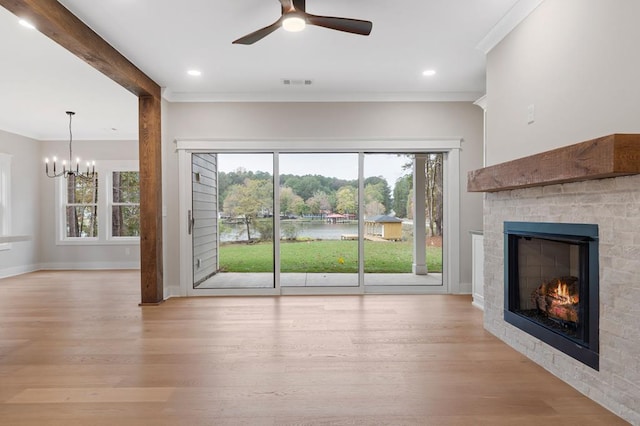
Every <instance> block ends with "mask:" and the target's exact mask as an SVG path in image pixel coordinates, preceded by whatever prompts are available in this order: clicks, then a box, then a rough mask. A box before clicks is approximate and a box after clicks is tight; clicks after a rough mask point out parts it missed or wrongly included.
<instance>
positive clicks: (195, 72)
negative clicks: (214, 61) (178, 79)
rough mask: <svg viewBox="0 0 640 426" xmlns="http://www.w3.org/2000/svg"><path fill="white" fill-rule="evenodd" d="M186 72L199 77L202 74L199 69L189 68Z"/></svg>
mask: <svg viewBox="0 0 640 426" xmlns="http://www.w3.org/2000/svg"><path fill="white" fill-rule="evenodd" d="M187 74H189V75H191V76H193V77H200V76H201V75H202V71H200V70H189V71H187Z"/></svg>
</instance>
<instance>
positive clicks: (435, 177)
mask: <svg viewBox="0 0 640 426" xmlns="http://www.w3.org/2000/svg"><path fill="white" fill-rule="evenodd" d="M425 177H426V185H427V187H426V204H427V206H426V213H427V218H428V219H429V229H430V231H431V235H442V214H443V209H442V204H443V203H442V201H443V199H442V195H443V194H442V154H429V155H428V156H427V161H426V164H425Z"/></svg>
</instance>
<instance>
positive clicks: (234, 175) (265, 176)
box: [218, 167, 273, 206]
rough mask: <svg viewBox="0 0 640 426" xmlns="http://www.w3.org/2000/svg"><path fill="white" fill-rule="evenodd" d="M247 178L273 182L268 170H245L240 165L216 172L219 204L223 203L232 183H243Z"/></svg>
mask: <svg viewBox="0 0 640 426" xmlns="http://www.w3.org/2000/svg"><path fill="white" fill-rule="evenodd" d="M247 179H252V180H266V181H269V182H273V177H272V176H271V174H270V173H268V172H261V171H256V172H254V171H247V170H246V169H245V168H242V167H239V168H237V169H236V170H235V171H233V172H228V173H227V172H218V194H219V196H220V200H219V203H220V205H221V206H223V205H224V200H225V198H226V197H227V193H228V191H229V188H231V187H232V186H233V185H243V184H244V182H245V181H246V180H247Z"/></svg>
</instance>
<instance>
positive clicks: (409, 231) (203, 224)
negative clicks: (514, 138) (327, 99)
mask: <svg viewBox="0 0 640 426" xmlns="http://www.w3.org/2000/svg"><path fill="white" fill-rule="evenodd" d="M182 158H183V159H184V160H181V161H182V163H184V164H188V165H189V167H190V180H189V182H188V185H187V186H188V187H189V189H190V191H189V198H187V200H188V203H189V205H190V207H191V208H190V209H189V210H188V215H187V218H188V229H189V231H188V234H189V237H188V251H189V260H190V263H191V264H190V265H189V270H190V274H191V277H190V280H189V281H190V282H191V285H190V289H191V290H190V291H189V294H294V293H322V294H330V293H336V294H345V293H355V294H358V293H365V292H378V293H380V292H382V293H387V292H407V291H409V292H445V291H446V288H445V286H446V278H447V274H448V273H450V272H449V271H450V270H451V269H450V270H449V271H447V264H448V259H450V258H451V257H450V255H449V253H448V252H447V251H446V250H445V249H446V247H447V243H448V241H449V240H448V239H447V238H449V237H448V235H447V232H448V231H447V226H446V225H447V223H449V222H448V219H447V216H446V215H445V213H446V208H445V206H446V203H447V186H446V180H445V170H446V167H445V166H446V161H447V157H446V154H444V153H438V152H435V153H430V152H417V153H409V152H370V153H368V152H362V151H360V152H355V153H353V152H320V153H317V152H284V151H283V152H280V151H274V152H271V153H264V152H262V153H260V152H234V151H232V150H230V149H227V150H223V151H219V152H193V153H190V154H189V156H188V157H184V156H183V157H182ZM187 159H188V163H187V161H185V160H187ZM451 175H453V173H451V174H450V175H449V176H451ZM183 182H184V181H183ZM181 185H186V184H185V183H182V184H181ZM449 217H455V216H449ZM456 235H457V234H456ZM456 235H454V237H456ZM181 251H182V250H181ZM438 288H440V289H438Z"/></svg>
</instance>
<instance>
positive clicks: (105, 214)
mask: <svg viewBox="0 0 640 426" xmlns="http://www.w3.org/2000/svg"><path fill="white" fill-rule="evenodd" d="M95 171H96V173H97V174H98V203H97V207H98V236H97V237H67V236H66V214H65V206H66V205H67V202H66V196H67V194H66V187H67V180H66V179H65V178H57V181H58V182H57V185H56V187H57V190H56V205H57V208H56V219H55V220H56V224H57V226H56V230H57V231H56V245H63V246H65V245H66V246H74V245H80V246H96V245H132V244H140V237H114V236H112V235H111V232H112V230H111V215H112V209H111V207H112V198H113V196H112V194H113V192H112V191H113V189H112V184H113V182H112V179H113V177H112V176H113V172H139V171H140V170H139V163H138V161H137V160H100V161H98V160H96V166H95ZM82 205H86V204H82Z"/></svg>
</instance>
